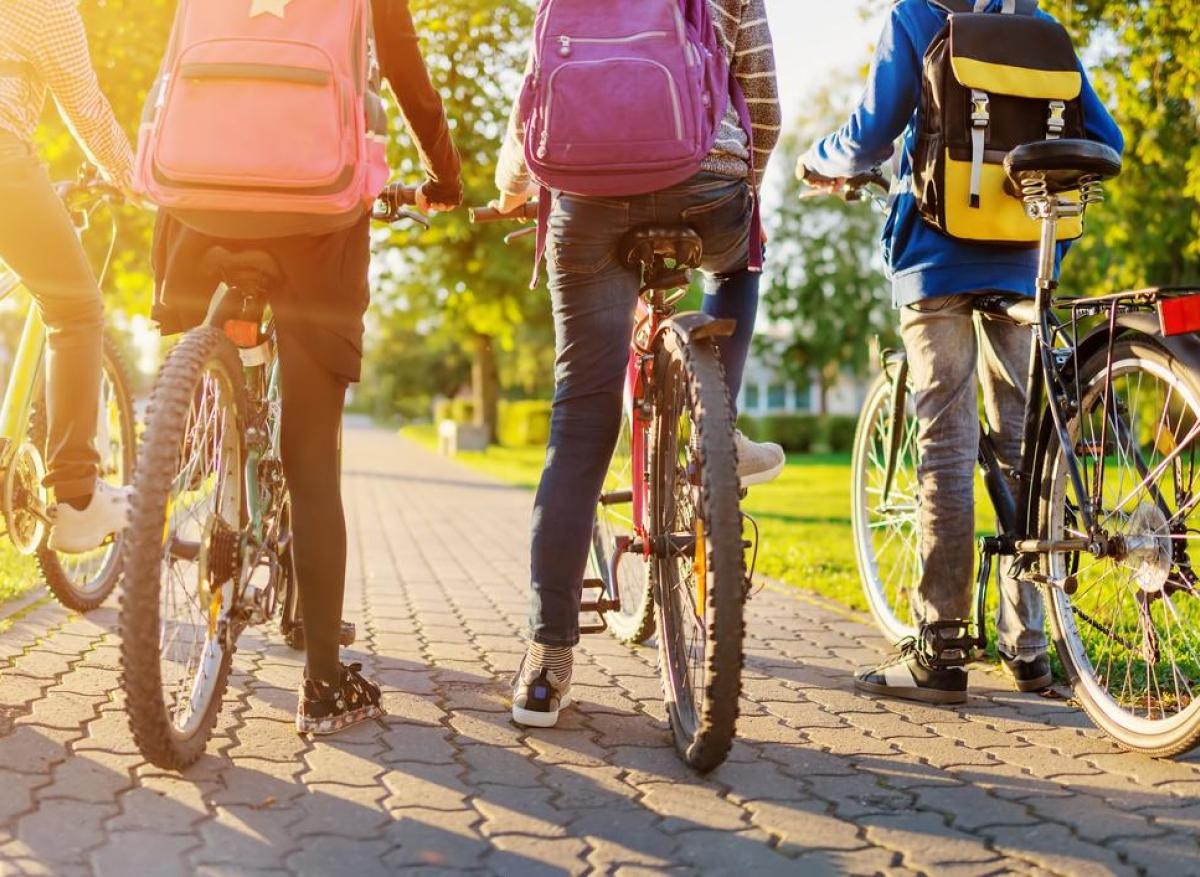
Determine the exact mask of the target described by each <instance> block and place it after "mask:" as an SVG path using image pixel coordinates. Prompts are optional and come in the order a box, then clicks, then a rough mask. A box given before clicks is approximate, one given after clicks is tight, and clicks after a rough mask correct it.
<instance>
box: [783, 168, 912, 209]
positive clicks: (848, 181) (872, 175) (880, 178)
mask: <svg viewBox="0 0 1200 877" xmlns="http://www.w3.org/2000/svg"><path fill="white" fill-rule="evenodd" d="M800 178H801V179H802V180H803V181H804V182H806V183H808V184H810V185H814V186H815V185H819V184H822V183H825V184H829V183H840V186H839V187H838V188H837V189H836V190H834V191H832V192H825V191H816V190H814V191H812V192H810V193H805V195H804V196H802V197H807V198H815V197H819V196H821V195H825V194H829V195H832V196H833V197H835V198H841V199H842V200H843V201H861V200H862V199H863V196H864V195H866V194H867V190H868V189H872V188H874V189H878V190H879V192H880V193H881V194H884V195H886V194H887V193H888V192H889V191H890V190H891V183H890V182H888V178H887V177H885V176H884V175H883V172H882V171H881V170H880V169H879V168H877V167H876V168H871V170H869V171H867V172H866V173H865V174H859V175H858V176H854V177H847V178H845V179H838V178H835V177H827V176H824V175H822V174H819V173H817V172H816V171H814V170H812V169H811V168H809V167H804V166H803V165H802V166H801V168H800Z"/></svg>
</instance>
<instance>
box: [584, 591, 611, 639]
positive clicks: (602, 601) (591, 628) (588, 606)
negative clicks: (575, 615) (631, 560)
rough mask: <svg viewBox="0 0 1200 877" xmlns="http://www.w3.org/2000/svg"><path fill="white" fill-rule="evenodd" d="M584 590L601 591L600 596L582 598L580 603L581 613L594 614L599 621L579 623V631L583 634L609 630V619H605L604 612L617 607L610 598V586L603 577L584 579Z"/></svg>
mask: <svg viewBox="0 0 1200 877" xmlns="http://www.w3.org/2000/svg"><path fill="white" fill-rule="evenodd" d="M583 590H585V591H589V590H593V591H599V592H600V596H599V597H597V598H596V599H595V600H582V601H580V604H579V614H580V615H594V616H595V617H596V618H597V619H598V621H596V622H593V623H591V624H581V625H579V632H580V633H581V634H592V633H604V632H605V631H606V630H608V621H606V620H605V618H604V614H605V613H606V612H612V611H613V610H615V609H616V608H617V607H616V604H615V603H614V602H613V601H612V600H609V599H608V587H607V586H606V585H605V584H604V582H603V581H602V580H601V579H584V580H583Z"/></svg>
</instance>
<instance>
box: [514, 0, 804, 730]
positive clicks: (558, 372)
mask: <svg viewBox="0 0 1200 877" xmlns="http://www.w3.org/2000/svg"><path fill="white" fill-rule="evenodd" d="M708 3H709V8H710V10H711V15H712V19H713V22H714V25H715V28H716V30H717V35H718V37H719V39H720V40H721V42H722V44H723V45H724V46H725V47H726V53H727V55H728V58H729V60H730V62H731V64H732V69H733V73H734V76H735V78H736V80H737V83H738V84H739V85H740V87H741V89H742V91H743V93H744V95H745V97H746V99H747V104H748V107H749V115H750V120H749V121H750V127H751V133H752V135H753V149H751V140H750V138H749V136H748V135H747V132H746V131H745V130H744V128H743V124H742V123H741V119H740V116H739V113H738V111H737V109H736V108H735V106H734V102H733V101H731V102H730V103H729V105H728V107H727V108H726V112H725V116H724V121H723V123H722V125H721V129H720V131H719V132H718V135H717V141H716V144H715V146H714V148H713V150H712V152H711V153H710V154H709V155H708V157H707V159H706V160H705V161H704V163H703V166H702V167H703V169H702V171H701V172H700V173H699V174H697V175H696V176H694V177H693V178H691V179H689V180H687V181H685V182H683V183H681V184H678V185H675V186H672V187H670V188H667V189H664V190H661V191H658V192H655V193H652V194H649V195H641V196H636V197H629V198H602V199H601V198H586V197H581V196H577V195H568V194H557V196H556V197H555V198H554V206H553V212H552V214H551V215H550V217H549V222H548V229H547V231H548V238H549V240H548V253H549V257H548V259H547V263H548V269H549V276H550V295H551V302H552V307H553V311H554V322H555V335H556V349H557V358H556V364H555V382H556V388H555V394H554V411H553V415H552V419H551V427H550V440H549V448H548V452H547V458H546V467H545V470H544V472H543V473H542V478H541V484H540V486H539V488H538V491H537V497H536V500H535V508H534V515H533V534H532V540H533V547H532V568H531V586H532V589H531V604H532V605H531V611H530V643H529V647H528V651H527V653H526V655H525V658H524V660H523V662H522V664H521V668H520V670H519V671H518V672H517V674H516V676H515V678H514V682H513V703H512V709H513V717H514V719H515V720H516V721H517V722H518V723H521V724H525V725H534V726H538V727H550V726H552V725H554V724H555V723H556V722H557V720H558V713H559V709H560V708H561V707H562V706H564V705H566V704H567V703H568V698H569V690H570V680H571V671H572V660H573V658H572V656H573V651H572V650H573V647H574V646H575V645H576V644H577V643H578V641H579V610H580V604H581V587H582V582H583V578H584V571H585V567H586V565H587V558H588V552H589V546H590V541H591V538H592V520H593V511H594V509H595V507H596V502H597V501H598V499H599V497H600V492H601V489H602V487H603V482H604V477H605V472H606V469H607V467H608V464H609V461H610V460H611V459H612V455H613V450H614V448H615V446H616V442H617V437H618V435H617V434H618V431H619V428H620V422H621V406H622V394H623V388H624V384H625V367H626V363H627V360H628V353H629V339H630V337H631V335H632V332H633V325H634V310H635V303H636V301H637V296H638V289H639V275H638V272H637V270H635V269H632V268H629V267H626V266H625V265H622V264H621V263H620V261H619V255H618V252H617V251H618V246H619V243H620V241H621V239H622V237H623V236H624V235H625V234H626V233H627V232H629V231H630V230H631V229H633V228H634V227H636V226H638V225H641V224H645V223H658V224H680V223H682V224H687V225H691V226H692V227H693V228H694V229H695V230H696V231H697V232H699V234H700V236H701V237H702V238H703V242H704V262H703V264H702V266H701V267H702V269H703V270H704V272H705V285H706V290H705V291H706V293H707V295H706V296H705V298H704V310H705V312H706V313H709V314H711V315H714V316H717V317H721V318H732V319H735V320H736V321H737V331H736V333H735V334H734V335H733V336H732V337H729V338H722V339H720V343H719V350H720V355H721V359H722V362H723V364H724V367H725V372H726V378H727V383H728V387H729V394H730V398H731V399H736V398H737V394H738V389H739V387H740V385H741V380H742V372H743V368H744V366H745V362H746V357H747V355H748V352H749V348H750V341H751V338H752V336H753V333H754V320H755V315H756V312H757V307H758V290H759V273H758V272H757V271H756V270H752V266H751V264H750V258H749V255H748V253H749V250H750V243H751V238H752V235H754V234H755V233H756V231H755V226H756V220H755V216H754V211H755V204H754V201H755V198H756V197H757V194H756V193H755V192H753V191H752V188H751V185H750V179H751V178H752V177H753V178H754V179H758V180H761V179H762V178H763V173H764V172H765V170H766V167H767V161H768V159H769V158H770V155H771V152H772V150H773V148H774V146H775V143H776V141H777V139H778V135H779V130H780V111H779V101H778V91H777V84H776V78H775V60H774V48H773V45H772V42H771V32H770V28H769V25H768V22H767V13H766V7H765V5H764V0H708ZM562 39H564V40H567V41H568V42H567V44H566V45H564V47H563V49H562V51H564V52H569V51H570V48H569V38H566V37H564V38H562ZM583 42H587V40H583ZM525 121H526V120H525V119H524V118H523V117H522V111H521V106H520V103H519V102H518V104H517V105H516V106H515V107H514V109H513V113H512V116H511V119H510V123H509V127H508V133H507V136H506V138H505V141H504V144H503V147H502V148H501V151H500V156H499V159H498V164H497V169H496V184H497V187H498V188H499V190H500V196H499V199H498V201H497V203H496V206H497V207H498V209H499V210H500V211H501V212H502V213H511V212H513V211H515V210H517V209H518V208H519V207H520V206H521V205H523V204H524V203H525V202H527V201H528V200H529V199H530V198H531V197H532V196H533V194H534V193H535V191H536V190H535V188H534V186H533V183H532V180H531V175H530V172H529V168H528V167H527V165H526V162H525V159H524V155H523V149H524V143H523V141H524V129H523V125H524V122H525ZM751 163H753V171H754V173H753V174H752V167H751ZM737 451H738V462H739V466H738V470H739V471H738V474H739V475H740V476H741V478H742V483H743V485H749V484H754V483H762V482H763V481H768V480H770V479H771V478H774V477H776V476H777V475H778V474H779V472H780V471H781V470H782V468H783V463H784V456H783V451H782V449H781V448H780V447H779V446H778V445H758V444H755V443H753V442H750V441H749V440H747V439H746V438H745V437H744V436H742V435H741V434H740V433H739V434H738V441H737Z"/></svg>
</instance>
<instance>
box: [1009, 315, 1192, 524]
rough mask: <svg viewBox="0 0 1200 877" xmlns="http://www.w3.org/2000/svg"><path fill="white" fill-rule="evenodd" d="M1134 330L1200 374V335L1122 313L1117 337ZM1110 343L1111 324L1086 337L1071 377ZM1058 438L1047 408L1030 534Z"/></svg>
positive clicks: (1027, 511) (1036, 461) (1034, 474)
mask: <svg viewBox="0 0 1200 877" xmlns="http://www.w3.org/2000/svg"><path fill="white" fill-rule="evenodd" d="M1131 332H1136V333H1137V334H1139V335H1145V336H1146V337H1148V338H1150V339H1152V340H1153V341H1154V342H1155V343H1157V344H1161V345H1162V346H1163V347H1164V348H1166V350H1167V351H1168V352H1169V353H1170V354H1171V355H1172V356H1174V357H1175V358H1176V359H1178V360H1179V361H1180V362H1181V363H1183V364H1184V365H1185V366H1186V367H1187V368H1188V369H1189V370H1195V372H1196V373H1197V374H1200V336H1197V335H1195V334H1187V335H1163V334H1162V327H1161V326H1160V325H1159V322H1158V317H1157V316H1156V315H1155V314H1147V313H1127V314H1118V315H1117V318H1116V335H1117V337H1118V338H1119V337H1120V336H1121V335H1124V334H1126V333H1131ZM1108 343H1109V332H1108V326H1107V325H1102V326H1100V327H1099V328H1098V329H1096V330H1094V331H1093V332H1091V333H1090V334H1089V335H1088V336H1087V337H1085V338H1084V339H1083V340H1082V341H1081V342H1080V343H1079V346H1078V347H1077V348H1076V350H1075V355H1074V356H1073V357H1072V359H1071V362H1070V364H1069V365H1068V366H1067V368H1066V369H1065V373H1066V374H1067V375H1068V379H1069V375H1070V374H1071V373H1072V372H1073V371H1074V370H1075V369H1076V368H1078V367H1079V364H1080V363H1084V362H1087V361H1088V359H1090V358H1091V357H1092V356H1094V355H1095V354H1096V353H1098V352H1100V351H1104V350H1107V349H1108ZM1057 440H1058V438H1057V436H1056V435H1055V432H1054V423H1053V420H1052V418H1051V417H1050V412H1049V411H1044V412H1043V413H1042V424H1041V428H1040V430H1039V433H1038V447H1037V454H1036V455H1035V457H1034V471H1033V472H1032V473H1031V478H1032V485H1031V490H1030V491H1029V505H1028V507H1027V508H1026V509H1025V514H1026V525H1027V530H1028V532H1030V533H1033V532H1035V531H1036V529H1037V524H1038V515H1039V508H1038V505H1039V503H1040V501H1041V493H1040V491H1041V483H1042V476H1043V474H1044V473H1043V472H1042V463H1043V460H1044V458H1045V454H1046V452H1047V450H1048V449H1049V448H1050V447H1051V446H1052V444H1053V443H1054V442H1056V441H1057Z"/></svg>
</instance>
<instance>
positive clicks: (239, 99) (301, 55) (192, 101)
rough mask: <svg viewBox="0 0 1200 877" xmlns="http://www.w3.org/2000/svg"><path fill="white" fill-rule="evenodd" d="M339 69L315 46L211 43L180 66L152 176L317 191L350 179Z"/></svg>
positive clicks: (169, 95)
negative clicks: (335, 68) (336, 72)
mask: <svg viewBox="0 0 1200 877" xmlns="http://www.w3.org/2000/svg"><path fill="white" fill-rule="evenodd" d="M346 101H347V98H345V97H343V95H342V88H341V85H340V83H339V82H338V79H337V76H336V74H335V72H334V67H333V63H332V60H331V59H330V58H329V57H328V56H327V55H325V53H324V52H322V51H320V50H319V49H316V48H315V47H312V46H303V45H298V44H295V43H274V42H267V41H255V40H213V41H210V42H206V43H200V44H198V45H196V46H193V47H192V48H191V49H189V50H188V51H187V52H185V53H184V54H183V55H182V56H181V57H180V58H179V60H178V62H177V63H176V65H175V67H174V70H173V73H172V78H171V82H170V85H169V87H168V89H167V93H166V99H165V101H164V105H163V109H162V116H161V118H160V124H159V126H158V130H159V131H160V132H161V133H160V136H159V140H158V144H157V150H156V153H155V157H156V167H155V171H156V173H157V174H159V175H160V176H164V177H166V178H168V179H170V180H171V181H173V182H177V183H185V184H193V185H199V186H219V187H225V188H239V189H241V188H253V189H263V188H279V189H285V190H289V191H310V192H314V193H316V192H320V191H322V190H326V189H329V188H330V187H337V186H339V185H344V184H343V183H342V180H343V178H344V176H345V175H346V173H347V171H348V170H349V172H350V173H351V174H352V173H353V166H352V162H351V161H350V160H349V159H350V156H349V155H348V144H347V143H345V142H344V141H343V136H342V134H343V129H344V127H345V125H344V119H345V118H346V115H345V114H347V113H349V112H351V111H352V110H351V107H350V106H349V105H348V104H347V103H346Z"/></svg>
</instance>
